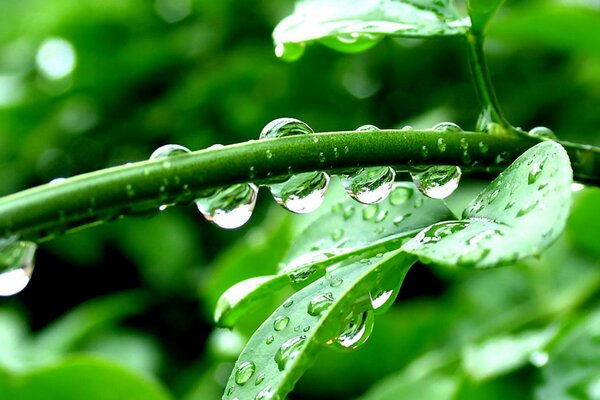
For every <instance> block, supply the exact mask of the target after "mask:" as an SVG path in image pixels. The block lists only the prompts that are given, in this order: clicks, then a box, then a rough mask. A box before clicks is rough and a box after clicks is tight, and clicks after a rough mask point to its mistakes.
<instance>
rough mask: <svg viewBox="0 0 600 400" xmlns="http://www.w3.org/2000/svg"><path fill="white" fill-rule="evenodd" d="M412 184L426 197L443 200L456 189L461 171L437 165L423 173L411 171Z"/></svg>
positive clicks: (452, 167) (458, 168) (456, 168)
mask: <svg viewBox="0 0 600 400" xmlns="http://www.w3.org/2000/svg"><path fill="white" fill-rule="evenodd" d="M410 174H411V176H412V178H413V182H414V183H415V185H416V186H417V188H418V189H419V190H420V191H421V193H423V194H424V195H425V196H427V197H431V198H433V199H445V198H446V197H448V196H450V195H451V194H452V193H453V192H454V190H456V188H457V187H458V184H459V182H460V177H461V175H462V171H461V170H460V167H455V166H445V165H438V166H434V167H430V168H427V169H426V170H425V171H421V172H415V171H411V173H410Z"/></svg>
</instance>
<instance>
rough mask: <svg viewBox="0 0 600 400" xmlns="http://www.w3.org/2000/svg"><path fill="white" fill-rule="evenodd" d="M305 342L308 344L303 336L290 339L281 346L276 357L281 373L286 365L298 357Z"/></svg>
mask: <svg viewBox="0 0 600 400" xmlns="http://www.w3.org/2000/svg"><path fill="white" fill-rule="evenodd" d="M304 342H306V336H304V335H301V336H295V337H293V338H291V339H288V340H286V341H285V342H284V343H283V344H282V345H281V347H280V348H279V350H277V353H275V357H274V358H275V362H276V363H277V367H278V368H279V370H280V371H283V370H284V369H285V367H286V365H287V364H288V363H289V362H291V361H293V360H294V359H295V358H296V357H297V356H298V354H299V353H300V350H301V349H302V347H303V346H304Z"/></svg>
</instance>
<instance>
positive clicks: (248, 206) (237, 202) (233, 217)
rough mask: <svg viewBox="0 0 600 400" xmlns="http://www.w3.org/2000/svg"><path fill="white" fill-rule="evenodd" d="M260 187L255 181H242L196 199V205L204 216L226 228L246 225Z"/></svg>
mask: <svg viewBox="0 0 600 400" xmlns="http://www.w3.org/2000/svg"><path fill="white" fill-rule="evenodd" d="M257 196H258V187H257V186H256V185H255V184H253V183H240V184H237V185H232V186H229V187H227V188H223V189H219V190H218V191H217V192H216V193H214V194H212V195H210V196H208V197H200V198H197V199H196V206H197V207H198V210H199V211H200V212H201V213H202V215H204V217H205V218H206V219H207V220H208V221H211V222H213V223H214V224H215V225H217V226H220V227H221V228H225V229H235V228H239V227H240V226H242V225H244V224H245V223H246V222H248V220H249V219H250V217H251V216H252V211H254V206H255V205H256V198H257Z"/></svg>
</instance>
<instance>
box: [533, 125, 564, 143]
mask: <svg viewBox="0 0 600 400" xmlns="http://www.w3.org/2000/svg"><path fill="white" fill-rule="evenodd" d="M527 134H528V135H529V136H532V137H535V138H538V139H551V140H556V139H557V137H556V135H555V134H554V132H552V130H550V129H548V128H546V127H545V126H536V127H535V128H533V129H531V130H530V131H529V132H527Z"/></svg>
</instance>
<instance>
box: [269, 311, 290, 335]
mask: <svg viewBox="0 0 600 400" xmlns="http://www.w3.org/2000/svg"><path fill="white" fill-rule="evenodd" d="M289 322H290V318H289V317H286V316H285V315H280V316H279V317H277V318H275V321H273V329H275V330H276V331H278V332H279V331H282V330H284V329H285V328H286V327H287V326H288V324H289Z"/></svg>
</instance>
